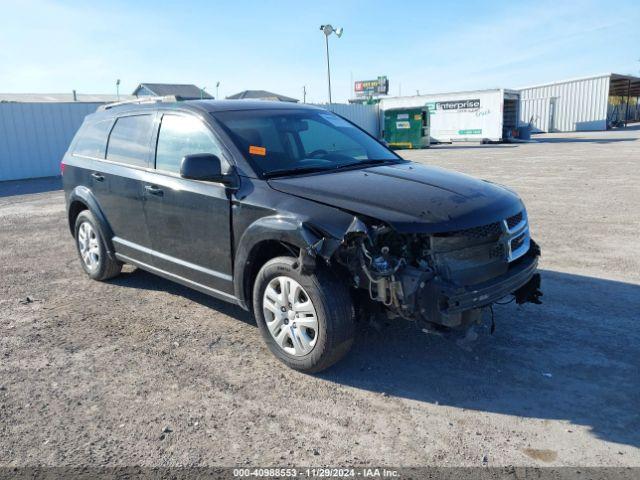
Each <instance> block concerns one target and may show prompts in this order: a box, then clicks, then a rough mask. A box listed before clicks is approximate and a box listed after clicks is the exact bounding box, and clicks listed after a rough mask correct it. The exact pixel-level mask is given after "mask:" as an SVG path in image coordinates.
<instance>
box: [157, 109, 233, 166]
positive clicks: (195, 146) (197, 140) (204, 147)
mask: <svg viewBox="0 0 640 480" xmlns="http://www.w3.org/2000/svg"><path fill="white" fill-rule="evenodd" d="M196 153H212V154H214V155H217V156H218V157H220V158H222V152H221V150H220V147H219V146H218V144H217V142H216V141H215V140H214V138H213V136H212V134H211V133H210V132H209V129H208V128H207V127H206V126H205V125H204V124H203V123H202V122H201V121H200V120H198V119H197V118H195V117H187V116H182V115H170V114H165V115H163V116H162V122H161V123H160V132H159V133H158V145H157V147H156V169H157V170H165V171H168V172H175V173H178V172H180V162H181V161H182V157H184V156H185V155H193V154H196Z"/></svg>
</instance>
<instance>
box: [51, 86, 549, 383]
mask: <svg viewBox="0 0 640 480" xmlns="http://www.w3.org/2000/svg"><path fill="white" fill-rule="evenodd" d="M62 170H63V182H64V188H65V193H66V201H67V211H68V217H69V226H70V228H71V232H72V234H73V236H74V238H75V241H76V245H77V248H78V252H79V254H80V258H81V260H82V267H83V268H84V270H85V271H86V273H87V274H88V275H89V276H90V277H91V278H93V279H96V280H106V279H108V278H111V277H114V276H116V275H118V274H119V273H120V270H121V268H122V265H123V263H129V264H131V265H134V266H136V267H139V268H142V269H144V270H148V271H150V272H153V273H155V274H158V275H161V276H163V277H166V278H168V279H171V280H174V281H176V282H179V283H182V284H184V285H187V286H189V287H192V288H195V289H197V290H200V291H201V292H204V293H207V294H209V295H212V296H214V297H218V298H220V299H223V300H226V301H229V302H232V303H236V304H238V305H240V306H241V307H243V308H245V309H247V310H252V311H253V314H254V315H255V318H256V321H257V324H258V326H259V328H260V331H261V332H262V335H263V337H264V339H265V341H266V343H267V345H268V346H269V348H270V349H271V351H272V352H273V353H274V354H275V355H276V356H277V357H278V358H279V359H280V360H282V361H283V362H284V363H286V364H287V365H289V366H290V367H292V368H295V369H298V370H303V371H307V372H317V371H320V370H322V369H324V368H326V367H328V366H330V365H331V364H333V363H335V362H336V361H337V360H338V359H340V358H341V357H342V356H343V355H344V354H345V353H346V352H347V351H348V350H349V347H350V346H351V344H352V342H353V336H354V329H355V325H356V323H357V321H358V319H366V318H370V317H371V316H372V315H381V314H383V315H386V316H387V317H389V318H403V319H407V320H410V321H413V322H415V323H417V324H418V325H419V326H420V328H421V329H428V330H446V329H463V328H465V327H468V326H469V325H471V324H472V323H474V322H478V321H479V320H480V318H481V314H482V310H483V308H484V307H487V306H490V305H491V304H492V303H493V302H495V301H496V300H500V299H501V298H503V297H505V296H508V295H513V296H514V297H515V300H516V301H517V302H518V303H524V302H535V303H539V300H538V297H539V296H540V295H541V293H540V291H539V290H538V288H539V285H540V277H539V275H538V274H537V273H536V267H537V263H538V257H539V255H540V250H539V248H538V247H537V245H536V244H535V243H534V242H533V241H532V240H531V239H530V236H529V228H528V222H527V213H526V210H525V208H524V205H523V203H522V201H521V200H520V198H519V197H518V196H517V195H516V194H515V193H514V192H512V191H511V190H509V189H507V188H504V187H501V186H498V185H495V184H493V183H490V182H487V181H483V180H477V179H474V178H472V177H469V176H466V175H462V174H459V173H453V172H449V171H447V170H443V169H440V168H435V167H430V166H424V165H420V164H416V163H412V162H409V161H406V160H403V159H402V158H400V157H399V156H398V155H396V154H395V153H394V152H392V151H391V150H389V149H388V148H387V147H386V146H385V145H383V144H382V143H381V142H379V141H378V140H376V139H375V138H373V137H372V136H370V135H369V134H368V133H366V132H364V131H363V130H361V129H360V128H358V127H357V126H355V125H354V124H352V123H351V122H349V121H347V120H345V119H344V118H342V117H340V116H338V115H335V114H333V113H331V112H328V111H326V110H324V109H321V108H317V107H312V106H306V105H293V104H289V103H280V102H264V101H238V100H232V101H177V100H176V99H167V98H161V99H149V100H146V101H143V102H131V103H126V102H125V103H123V104H112V105H106V106H104V107H101V109H99V110H98V111H97V112H96V113H94V114H92V115H89V116H88V117H87V118H86V119H85V121H84V123H83V124H82V127H81V128H80V130H79V131H78V133H77V134H76V136H75V138H74V140H73V141H72V143H71V145H70V147H69V150H68V152H67V153H66V155H65V157H64V160H63V162H62Z"/></svg>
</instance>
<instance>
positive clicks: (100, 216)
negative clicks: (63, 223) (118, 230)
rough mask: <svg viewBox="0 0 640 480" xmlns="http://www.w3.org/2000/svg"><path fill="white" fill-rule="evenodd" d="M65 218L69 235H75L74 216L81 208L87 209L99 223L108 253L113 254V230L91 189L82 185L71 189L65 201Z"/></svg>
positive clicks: (76, 215)
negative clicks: (66, 205)
mask: <svg viewBox="0 0 640 480" xmlns="http://www.w3.org/2000/svg"><path fill="white" fill-rule="evenodd" d="M67 203H68V208H67V216H68V217H67V220H68V222H69V230H70V231H71V235H73V236H75V224H76V218H78V215H79V214H80V212H82V211H83V210H89V211H90V212H91V213H92V214H93V216H94V217H95V218H96V220H97V221H98V222H99V223H100V229H101V231H102V232H103V236H104V238H103V240H104V243H105V245H106V247H107V250H108V253H109V254H113V252H114V248H113V242H112V238H113V230H112V229H111V226H110V225H109V222H108V221H107V218H106V217H105V215H104V213H103V212H102V209H101V208H100V205H99V204H98V200H97V199H96V198H95V196H94V195H93V193H92V192H91V190H89V189H88V188H87V187H84V186H78V187H76V188H74V189H73V191H72V192H71V193H70V194H69V199H68V201H67Z"/></svg>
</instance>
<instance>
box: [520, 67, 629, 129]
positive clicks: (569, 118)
mask: <svg viewBox="0 0 640 480" xmlns="http://www.w3.org/2000/svg"><path fill="white" fill-rule="evenodd" d="M518 90H519V92H520V123H521V124H531V126H532V127H533V131H534V132H575V131H581V130H606V129H607V128H608V127H610V126H611V125H620V124H626V123H627V122H633V121H638V120H640V103H639V99H640V78H638V77H634V76H631V75H619V74H615V73H605V74H603V75H595V76H592V77H584V78H576V79H571V80H561V81H556V82H550V83H545V84H542V85H533V86H530V87H523V88H519V89H518Z"/></svg>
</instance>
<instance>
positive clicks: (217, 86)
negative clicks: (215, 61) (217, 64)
mask: <svg viewBox="0 0 640 480" xmlns="http://www.w3.org/2000/svg"><path fill="white" fill-rule="evenodd" d="M219 87H220V81H218V82H216V100H220V97H219V96H218V88H219Z"/></svg>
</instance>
